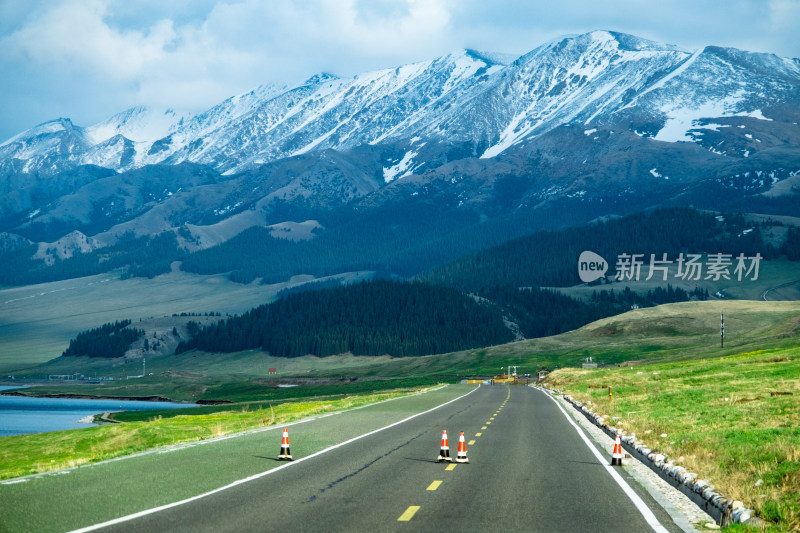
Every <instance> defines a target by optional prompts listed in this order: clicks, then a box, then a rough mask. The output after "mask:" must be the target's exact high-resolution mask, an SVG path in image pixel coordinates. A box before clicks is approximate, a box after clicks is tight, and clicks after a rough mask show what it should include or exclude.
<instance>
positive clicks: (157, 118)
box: [86, 106, 191, 144]
mask: <svg viewBox="0 0 800 533" xmlns="http://www.w3.org/2000/svg"><path fill="white" fill-rule="evenodd" d="M190 116H191V115H189V114H187V113H178V112H176V111H175V110H173V109H165V110H159V109H154V108H150V107H144V106H136V107H132V108H130V109H127V110H125V111H123V112H121V113H117V114H116V115H114V116H112V117H110V118H108V119H106V120H104V121H102V122H99V123H97V124H95V125H94V126H90V127H88V128H86V133H87V134H88V135H89V137H90V138H91V139H92V141H93V142H94V143H95V144H98V143H101V142H103V141H106V140H108V139H111V138H112V137H114V136H115V135H122V136H123V137H126V138H127V139H130V140H131V141H134V142H147V141H150V142H152V141H156V140H158V139H161V138H163V137H166V136H167V135H169V134H170V133H172V132H173V131H174V130H175V129H176V128H177V127H178V126H179V125H180V124H182V123H183V122H184V121H185V120H187V119H188V118H189V117H190Z"/></svg>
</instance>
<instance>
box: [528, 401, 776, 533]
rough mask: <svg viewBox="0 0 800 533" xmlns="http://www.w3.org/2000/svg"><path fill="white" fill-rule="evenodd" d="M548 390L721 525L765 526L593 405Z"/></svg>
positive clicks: (707, 482)
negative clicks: (624, 429) (619, 442)
mask: <svg viewBox="0 0 800 533" xmlns="http://www.w3.org/2000/svg"><path fill="white" fill-rule="evenodd" d="M544 390H546V391H547V392H550V393H552V394H556V395H560V396H561V397H562V398H563V399H564V400H566V401H567V402H568V403H569V404H571V405H572V406H573V407H574V408H575V409H577V410H578V411H580V412H581V413H582V414H583V415H584V416H585V417H586V418H587V419H589V420H590V421H592V422H593V423H594V424H595V425H597V426H598V427H599V428H601V429H602V430H603V431H604V432H605V433H606V434H607V435H609V436H610V437H612V438H614V437H615V436H616V434H617V433H619V434H620V436H621V439H620V440H621V441H622V445H623V447H624V448H625V449H626V450H627V451H628V452H629V453H631V454H636V456H637V458H638V459H639V460H641V461H642V462H643V463H644V464H645V465H647V466H649V467H650V469H651V470H653V471H654V472H656V473H657V474H658V475H659V477H661V478H662V479H664V480H665V481H667V482H668V483H669V484H670V485H672V486H673V487H675V488H677V489H678V490H680V491H681V492H682V493H683V494H685V495H686V496H688V497H689V499H691V500H692V501H693V502H694V503H695V504H696V505H698V506H699V507H700V508H701V509H702V510H703V511H705V512H706V513H708V514H709V515H711V516H712V517H713V518H714V519H715V520H716V521H717V523H718V524H719V525H721V526H727V525H730V524H733V523H741V524H747V525H755V526H758V525H763V524H764V521H762V520H761V519H759V518H758V517H756V516H754V512H753V510H752V509H747V508H746V507H745V506H744V503H742V502H740V501H738V500H731V499H729V498H726V497H724V496H723V495H721V494H719V493H718V492H716V490H715V487H714V485H713V484H711V483H710V482H709V481H708V480H705V479H697V478H698V475H697V474H696V473H694V472H689V471H688V470H687V469H686V468H684V467H683V466H680V465H678V464H676V463H675V461H674V460H671V459H670V458H669V457H667V456H666V455H664V454H663V453H660V452H659V451H657V450H653V449H651V448H649V447H648V446H647V445H645V444H644V443H643V442H641V441H640V440H639V439H638V438H637V437H636V435H635V434H633V433H631V434H626V433H625V432H624V431H623V430H622V429H621V428H616V427H614V426H611V425H609V424H608V416H603V415H600V414H597V413H595V412H594V411H592V410H591V409H590V407H589V402H587V404H583V403H581V402H579V401H577V400H575V399H574V398H572V397H571V396H569V395H565V394H564V393H563V391H556V390H552V389H544Z"/></svg>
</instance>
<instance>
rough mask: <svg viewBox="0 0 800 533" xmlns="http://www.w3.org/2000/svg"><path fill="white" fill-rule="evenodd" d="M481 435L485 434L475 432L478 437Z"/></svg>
mask: <svg viewBox="0 0 800 533" xmlns="http://www.w3.org/2000/svg"><path fill="white" fill-rule="evenodd" d="M481 435H483V433H475V436H476V437H480V436H481Z"/></svg>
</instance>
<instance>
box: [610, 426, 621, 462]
mask: <svg viewBox="0 0 800 533" xmlns="http://www.w3.org/2000/svg"><path fill="white" fill-rule="evenodd" d="M611 466H622V441H621V438H620V436H619V433H617V440H616V441H615V442H614V451H613V452H612V453H611Z"/></svg>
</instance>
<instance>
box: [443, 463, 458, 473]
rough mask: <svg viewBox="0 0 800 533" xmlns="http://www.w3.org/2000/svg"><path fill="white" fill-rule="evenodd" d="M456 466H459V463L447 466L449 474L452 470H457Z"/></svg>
mask: <svg viewBox="0 0 800 533" xmlns="http://www.w3.org/2000/svg"><path fill="white" fill-rule="evenodd" d="M456 466H458V463H450V464H449V465H447V468H445V470H447V471H448V472H449V471H450V470H455V469H456Z"/></svg>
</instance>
